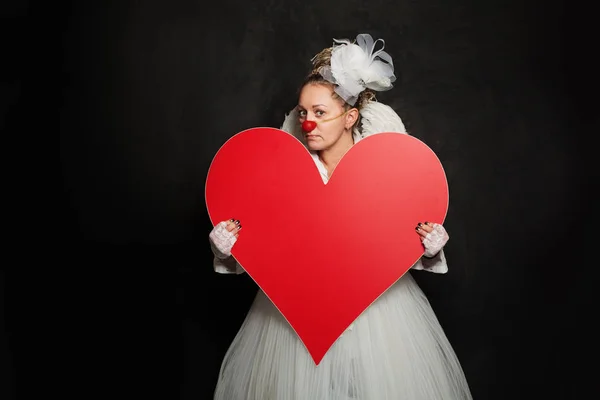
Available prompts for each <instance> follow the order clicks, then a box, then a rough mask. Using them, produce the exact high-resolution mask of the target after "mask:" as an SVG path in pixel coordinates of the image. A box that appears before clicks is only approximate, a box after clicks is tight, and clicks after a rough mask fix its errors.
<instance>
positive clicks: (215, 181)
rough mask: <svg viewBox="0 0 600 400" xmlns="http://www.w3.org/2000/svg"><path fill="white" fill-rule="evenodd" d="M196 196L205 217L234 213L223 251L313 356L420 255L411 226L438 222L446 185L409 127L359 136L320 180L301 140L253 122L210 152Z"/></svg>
mask: <svg viewBox="0 0 600 400" xmlns="http://www.w3.org/2000/svg"><path fill="white" fill-rule="evenodd" d="M206 205H207V208H208V212H209V216H210V219H211V221H212V223H213V225H216V224H218V223H219V222H220V221H223V220H228V219H230V218H236V219H239V220H240V221H241V224H242V226H243V229H242V231H241V232H240V236H239V239H238V241H237V242H236V244H235V245H234V247H233V250H232V254H233V256H234V257H235V258H236V260H238V262H239V263H240V264H241V265H242V267H243V268H244V269H245V270H246V272H247V273H248V274H249V275H250V276H251V277H252V279H254V281H255V282H256V283H257V285H258V286H259V287H260V288H261V289H262V290H263V291H264V292H265V294H266V295H267V296H268V297H269V298H270V299H271V301H272V302H273V303H274V305H275V306H276V307H277V308H278V309H279V311H280V312H281V313H282V314H283V316H284V317H285V318H286V319H287V321H288V322H289V323H290V325H291V326H292V328H293V329H294V330H295V332H296V333H297V334H298V336H299V338H300V339H301V340H302V342H303V343H304V345H305V347H306V348H307V350H308V351H309V353H310V354H311V356H312V358H313V360H314V362H315V363H316V364H319V362H320V361H321V359H322V358H323V357H324V355H325V354H326V353H327V351H328V350H329V348H330V347H331V345H332V344H333V343H334V342H335V340H336V339H337V338H338V337H339V336H340V334H342V333H343V331H344V330H345V329H346V328H347V327H348V326H349V325H350V324H351V323H352V322H353V321H354V320H355V319H356V318H357V317H358V316H359V315H360V314H361V313H362V312H363V311H364V310H365V309H366V308H367V307H368V306H369V305H370V304H371V303H373V301H375V300H376V299H377V298H378V297H379V296H380V295H381V294H382V293H383V292H384V291H385V290H386V289H388V288H389V287H390V286H391V285H392V284H394V283H395V282H396V281H397V280H398V279H400V278H401V277H402V275H403V274H404V273H405V272H406V271H407V270H408V269H409V268H410V267H411V266H412V265H413V264H414V263H415V262H416V261H417V260H418V259H419V258H420V257H421V256H422V254H423V252H424V249H423V245H422V243H421V241H420V240H419V237H418V235H417V233H416V232H415V226H416V225H417V223H418V222H422V221H432V222H438V223H442V222H443V220H444V218H445V217H446V212H447V209H448V184H447V181H446V175H445V173H444V170H443V168H442V166H441V163H440V161H439V159H438V158H437V156H436V155H435V153H434V152H433V151H432V150H431V149H430V148H429V147H427V146H426V145H425V144H424V143H423V142H421V141H420V140H418V139H416V138H414V137H412V136H409V135H405V134H398V133H380V134H376V135H372V136H369V137H367V138H365V139H363V140H361V141H359V142H358V143H356V144H355V145H354V146H353V147H352V148H351V149H350V151H349V152H348V153H346V155H345V156H344V158H343V159H342V160H341V162H340V163H339V164H338V166H337V168H336V169H335V172H334V173H333V174H332V176H331V178H330V179H329V182H328V183H327V184H326V185H325V184H323V180H322V179H321V176H320V174H319V172H318V170H317V167H316V165H315V162H314V160H313V158H312V157H311V155H310V153H309V152H308V150H307V149H306V148H305V147H304V146H303V145H302V143H300V141H298V140H297V139H296V138H295V137H293V136H292V135H290V134H288V133H286V132H283V131H281V130H279V129H274V128H254V129H249V130H246V131H243V132H241V133H238V134H237V135H235V136H233V137H232V138H231V139H230V140H228V141H227V142H226V143H225V144H224V145H223V146H222V147H221V149H220V150H219V151H218V152H217V154H216V155H215V158H214V160H213V162H212V164H211V166H210V169H209V172H208V176H207V181H206Z"/></svg>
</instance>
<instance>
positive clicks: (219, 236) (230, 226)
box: [208, 219, 242, 259]
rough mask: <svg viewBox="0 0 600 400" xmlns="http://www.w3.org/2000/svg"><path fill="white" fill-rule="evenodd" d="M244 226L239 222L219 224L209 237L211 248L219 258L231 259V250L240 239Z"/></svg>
mask: <svg viewBox="0 0 600 400" xmlns="http://www.w3.org/2000/svg"><path fill="white" fill-rule="evenodd" d="M240 229H242V225H241V224H240V221H239V220H234V219H230V220H229V221H221V222H219V223H218V224H217V225H216V226H215V227H214V228H213V230H212V231H211V232H210V234H209V235H208V237H209V239H210V244H211V248H212V250H213V253H214V254H215V256H216V257H217V258H221V259H224V258H228V257H231V249H232V248H233V245H234V244H235V242H236V241H237V238H238V237H239V232H240Z"/></svg>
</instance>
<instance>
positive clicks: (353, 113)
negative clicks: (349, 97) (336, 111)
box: [345, 108, 359, 129]
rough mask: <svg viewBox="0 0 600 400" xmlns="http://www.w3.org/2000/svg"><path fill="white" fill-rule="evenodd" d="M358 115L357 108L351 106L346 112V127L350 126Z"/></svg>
mask: <svg viewBox="0 0 600 400" xmlns="http://www.w3.org/2000/svg"><path fill="white" fill-rule="evenodd" d="M358 115H359V114H358V110H357V109H356V108H352V109H350V110H348V112H346V125H345V126H346V129H350V128H352V126H353V125H354V124H355V123H356V121H357V120H358Z"/></svg>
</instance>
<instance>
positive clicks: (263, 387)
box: [214, 102, 471, 400]
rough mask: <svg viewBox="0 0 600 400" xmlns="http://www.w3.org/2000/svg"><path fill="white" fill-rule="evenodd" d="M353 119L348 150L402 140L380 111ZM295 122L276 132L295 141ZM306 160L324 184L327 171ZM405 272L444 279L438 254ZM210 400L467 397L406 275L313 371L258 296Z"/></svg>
mask: <svg viewBox="0 0 600 400" xmlns="http://www.w3.org/2000/svg"><path fill="white" fill-rule="evenodd" d="M361 117H362V120H361V127H360V129H357V130H355V132H354V139H355V142H356V141H358V140H361V139H362V138H363V137H366V136H368V135H370V134H375V133H378V132H399V133H405V129H404V125H403V124H402V121H401V119H400V117H398V115H397V114H396V113H395V112H394V111H393V110H392V109H391V108H390V107H388V106H386V105H384V104H381V103H377V102H373V103H370V104H369V105H367V106H366V107H365V108H363V109H362V110H361ZM297 121H298V119H297V116H296V115H295V113H294V112H293V111H292V112H291V113H290V114H289V115H288V116H287V117H286V120H285V122H284V124H283V126H282V129H283V130H285V131H287V132H289V133H291V134H294V135H295V136H296V137H298V138H299V139H300V140H301V141H303V139H302V135H301V131H300V128H299V125H298V123H297ZM303 142H304V141H303ZM313 158H314V160H315V163H316V166H317V168H318V169H319V171H320V173H321V176H322V178H323V181H324V182H325V183H326V182H327V171H326V170H325V168H324V166H323V165H322V163H321V162H320V160H319V159H318V157H317V156H316V155H315V154H313ZM214 267H215V271H217V272H219V273H243V272H244V270H243V269H242V267H241V266H240V265H239V264H237V262H236V261H235V259H233V258H230V259H229V260H220V259H218V258H215V260H214ZM365 268H369V266H365ZM412 269H419V270H427V271H430V272H433V273H445V272H447V270H448V268H447V264H446V259H445V256H444V252H443V250H442V251H440V252H439V253H438V255H437V256H436V257H434V258H432V259H427V258H422V259H421V260H419V261H418V262H417V263H416V264H415V265H414V266H413V267H412ZM214 399H215V400H351V399H352V400H392V399H393V400H466V399H471V394H470V390H469V387H468V384H467V381H466V379H465V376H464V374H463V370H462V368H461V365H460V363H459V361H458V359H457V357H456V355H455V353H454V350H453V349H452V346H451V345H450V343H449V342H448V339H447V338H446V335H445V334H444V331H443V329H442V327H441V326H440V324H439V322H438V320H437V318H436V316H435V314H434V312H433V310H432V308H431V306H430V304H429V302H428V300H427V298H426V297H425V295H424V294H423V292H422V291H421V289H420V288H419V286H418V285H417V283H416V282H415V281H414V279H413V277H412V276H411V274H410V272H407V273H406V274H405V275H404V276H403V277H402V278H401V279H399V280H398V281H397V282H396V283H395V284H394V285H392V286H391V287H390V288H389V289H388V290H387V291H386V292H385V293H384V294H383V295H381V296H380V297H379V298H378V299H377V300H376V301H375V302H374V303H373V304H372V305H371V306H370V307H369V308H367V310H365V311H364V312H363V313H362V314H361V316H360V317H358V318H357V319H356V320H355V321H354V322H353V323H352V324H351V325H350V326H349V327H348V329H346V331H345V332H344V333H343V334H342V335H341V336H340V337H339V338H338V340H337V341H336V342H335V343H334V344H333V346H332V347H331V349H330V350H329V352H328V353H327V354H326V355H325V357H324V358H323V360H322V361H321V362H320V364H319V365H318V366H315V364H314V362H313V360H312V358H311V357H310V354H309V353H308V352H307V350H306V348H305V347H304V345H303V344H302V342H301V341H300V339H299V338H298V336H297V335H296V333H295V332H294V330H293V329H292V328H291V326H290V325H289V323H288V322H287V321H286V320H285V318H284V317H283V316H282V315H281V313H280V312H279V311H278V310H277V308H276V307H275V306H274V305H273V304H272V303H271V301H270V300H269V299H268V298H267V297H266V295H265V294H264V293H263V292H262V291H261V290H259V291H258V294H257V295H256V298H255V300H254V302H253V304H252V307H251V308H250V311H249V312H248V314H247V316H246V319H245V321H244V323H243V324H242V326H241V328H240V330H239V332H238V333H237V335H236V337H235V339H234V340H233V342H232V343H231V346H230V348H229V350H228V351H227V353H226V355H225V357H224V360H223V363H222V366H221V370H220V372H219V376H218V381H217V385H216V389H215V395H214Z"/></svg>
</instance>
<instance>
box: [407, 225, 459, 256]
mask: <svg viewBox="0 0 600 400" xmlns="http://www.w3.org/2000/svg"><path fill="white" fill-rule="evenodd" d="M415 229H416V231H417V233H418V234H419V237H420V238H421V242H423V246H425V253H424V254H423V255H424V256H425V257H433V256H435V255H436V254H437V253H439V252H440V250H442V248H443V247H444V246H445V245H446V242H448V239H450V237H449V236H448V232H446V229H444V227H443V226H442V225H440V224H436V223H432V222H419V223H418V224H417V227H416V228H415Z"/></svg>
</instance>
